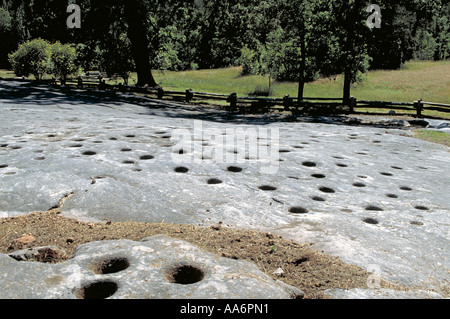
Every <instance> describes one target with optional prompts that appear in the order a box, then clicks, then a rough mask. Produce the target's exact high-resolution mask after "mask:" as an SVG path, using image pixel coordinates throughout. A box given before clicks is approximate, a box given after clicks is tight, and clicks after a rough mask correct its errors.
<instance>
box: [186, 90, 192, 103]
mask: <svg viewBox="0 0 450 319" xmlns="http://www.w3.org/2000/svg"><path fill="white" fill-rule="evenodd" d="M193 98H194V93H192V89H189V90H186V102H187V103H189V102H190V101H191V100H192V99H193Z"/></svg>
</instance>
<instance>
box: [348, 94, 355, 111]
mask: <svg viewBox="0 0 450 319" xmlns="http://www.w3.org/2000/svg"><path fill="white" fill-rule="evenodd" d="M348 106H349V108H350V113H354V112H355V107H356V98H355V97H354V96H351V97H350V100H349V101H348Z"/></svg>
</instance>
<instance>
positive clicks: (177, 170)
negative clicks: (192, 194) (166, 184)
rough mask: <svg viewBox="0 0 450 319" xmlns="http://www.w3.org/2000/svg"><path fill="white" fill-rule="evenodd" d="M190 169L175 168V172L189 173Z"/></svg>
mask: <svg viewBox="0 0 450 319" xmlns="http://www.w3.org/2000/svg"><path fill="white" fill-rule="evenodd" d="M188 171H189V169H188V168H187V167H183V166H179V167H175V172H177V173H187V172H188Z"/></svg>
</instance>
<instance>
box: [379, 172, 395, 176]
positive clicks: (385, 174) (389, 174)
mask: <svg viewBox="0 0 450 319" xmlns="http://www.w3.org/2000/svg"><path fill="white" fill-rule="evenodd" d="M380 174H381V175H384V176H394V175H393V174H391V173H386V172H381V173H380Z"/></svg>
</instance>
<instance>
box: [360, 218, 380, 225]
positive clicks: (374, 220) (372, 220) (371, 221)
mask: <svg viewBox="0 0 450 319" xmlns="http://www.w3.org/2000/svg"><path fill="white" fill-rule="evenodd" d="M363 222H365V223H367V224H372V225H376V224H378V220H376V219H375V218H370V217H368V218H364V219H363Z"/></svg>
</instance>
